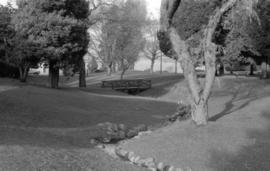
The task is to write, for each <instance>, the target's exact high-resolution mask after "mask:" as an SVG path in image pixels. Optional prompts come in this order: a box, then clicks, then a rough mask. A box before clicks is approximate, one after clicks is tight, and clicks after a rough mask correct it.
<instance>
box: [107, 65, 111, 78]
mask: <svg viewBox="0 0 270 171" xmlns="http://www.w3.org/2000/svg"><path fill="white" fill-rule="evenodd" d="M107 75H108V76H111V75H112V67H111V66H107Z"/></svg>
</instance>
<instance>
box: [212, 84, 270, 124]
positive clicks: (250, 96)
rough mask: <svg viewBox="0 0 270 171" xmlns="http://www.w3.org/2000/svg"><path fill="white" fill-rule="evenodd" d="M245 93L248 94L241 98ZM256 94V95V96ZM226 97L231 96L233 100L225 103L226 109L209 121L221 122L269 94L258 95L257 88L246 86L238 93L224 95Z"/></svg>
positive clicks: (239, 89) (241, 87)
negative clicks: (222, 119) (221, 119)
mask: <svg viewBox="0 0 270 171" xmlns="http://www.w3.org/2000/svg"><path fill="white" fill-rule="evenodd" d="M243 92H247V94H246V95H245V96H243V97H239V96H240V94H241V93H243ZM254 93H255V94H254ZM224 95H231V96H232V98H231V99H230V100H229V101H227V102H226V103H225V108H224V110H223V111H221V112H220V113H218V114H216V115H214V116H212V117H211V118H209V121H212V122H216V121H217V120H219V119H220V118H222V117H224V116H226V115H229V114H231V113H233V112H236V111H238V110H241V109H243V108H244V107H246V106H248V105H249V104H250V103H251V102H253V101H255V100H257V99H259V98H263V97H267V96H268V94H267V93H266V94H265V95H257V94H256V87H254V86H250V87H248V86H246V85H244V86H243V85H241V86H239V87H238V88H237V89H236V91H233V92H231V93H229V94H226V93H225V94H224ZM241 101H243V102H242V104H236V103H237V102H241Z"/></svg>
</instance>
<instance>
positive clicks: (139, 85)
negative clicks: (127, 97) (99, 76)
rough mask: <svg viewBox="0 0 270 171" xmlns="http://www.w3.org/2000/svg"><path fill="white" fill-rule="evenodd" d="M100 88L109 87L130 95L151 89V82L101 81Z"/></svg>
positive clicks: (139, 80)
mask: <svg viewBox="0 0 270 171" xmlns="http://www.w3.org/2000/svg"><path fill="white" fill-rule="evenodd" d="M101 87H102V88H106V87H110V88H112V89H114V90H119V91H126V92H128V93H130V94H134V93H138V92H141V91H144V90H147V89H150V88H151V87H152V83H151V80H145V79H135V80H110V81H102V85H101Z"/></svg>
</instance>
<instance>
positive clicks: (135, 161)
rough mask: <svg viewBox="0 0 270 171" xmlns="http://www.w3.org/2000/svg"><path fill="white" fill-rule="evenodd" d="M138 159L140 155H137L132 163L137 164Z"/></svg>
mask: <svg viewBox="0 0 270 171" xmlns="http://www.w3.org/2000/svg"><path fill="white" fill-rule="evenodd" d="M139 161H140V157H139V156H137V157H136V158H135V159H134V163H136V164H138V162H139Z"/></svg>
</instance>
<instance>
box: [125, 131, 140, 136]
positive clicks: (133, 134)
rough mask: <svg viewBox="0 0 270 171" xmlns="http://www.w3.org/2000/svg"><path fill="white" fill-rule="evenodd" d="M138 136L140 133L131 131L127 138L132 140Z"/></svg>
mask: <svg viewBox="0 0 270 171" xmlns="http://www.w3.org/2000/svg"><path fill="white" fill-rule="evenodd" d="M137 135H138V132H136V131H135V130H129V131H128V133H127V138H132V137H135V136H137Z"/></svg>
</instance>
